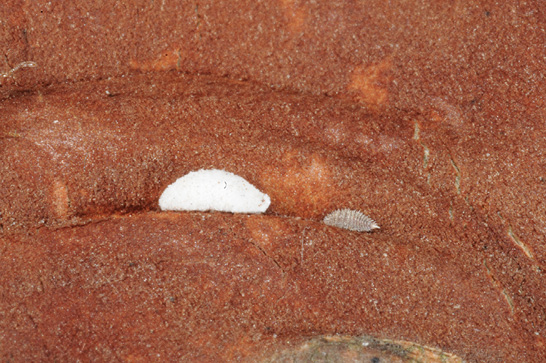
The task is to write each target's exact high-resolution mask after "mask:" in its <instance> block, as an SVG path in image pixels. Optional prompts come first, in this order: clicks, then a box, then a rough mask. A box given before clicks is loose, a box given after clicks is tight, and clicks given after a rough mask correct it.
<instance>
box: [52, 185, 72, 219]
mask: <svg viewBox="0 0 546 363" xmlns="http://www.w3.org/2000/svg"><path fill="white" fill-rule="evenodd" d="M51 204H52V205H53V210H54V211H55V214H56V215H57V217H59V218H62V219H66V218H67V217H68V188H67V186H66V184H64V183H63V182H61V181H60V180H55V181H54V182H53V187H52V192H51Z"/></svg>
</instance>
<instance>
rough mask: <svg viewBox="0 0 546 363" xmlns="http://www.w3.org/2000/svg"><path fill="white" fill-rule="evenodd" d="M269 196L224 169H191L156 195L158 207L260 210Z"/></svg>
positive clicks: (267, 205)
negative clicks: (160, 193) (158, 196)
mask: <svg viewBox="0 0 546 363" xmlns="http://www.w3.org/2000/svg"><path fill="white" fill-rule="evenodd" d="M270 203H271V200H270V198H269V196H268V195H267V194H264V193H262V192H260V191H259V190H258V189H256V187H254V186H253V185H252V184H250V183H249V182H247V181H246V180H245V179H243V178H241V177H240V176H238V175H235V174H233V173H230V172H227V171H225V170H218V169H210V170H205V169H201V170H198V171H192V172H191V173H189V174H186V175H185V176H183V177H181V178H180V179H178V180H177V181H175V182H174V183H172V184H171V185H169V186H168V187H167V188H166V189H165V191H164V192H163V194H162V195H161V197H160V198H159V207H160V208H161V210H174V211H208V210H212V211H220V212H232V213H263V212H265V211H266V210H267V208H268V207H269V204H270Z"/></svg>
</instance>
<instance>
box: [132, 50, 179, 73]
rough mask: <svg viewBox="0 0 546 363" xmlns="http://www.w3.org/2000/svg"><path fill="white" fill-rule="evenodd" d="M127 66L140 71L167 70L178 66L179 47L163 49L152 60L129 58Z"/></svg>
mask: <svg viewBox="0 0 546 363" xmlns="http://www.w3.org/2000/svg"><path fill="white" fill-rule="evenodd" d="M129 66H130V67H131V68H133V69H138V70H140V71H168V70H171V69H178V68H179V66H180V48H176V49H171V50H165V51H163V52H161V53H160V54H159V55H158V56H157V57H156V58H155V59H153V60H144V61H139V60H136V59H131V60H130V61H129Z"/></svg>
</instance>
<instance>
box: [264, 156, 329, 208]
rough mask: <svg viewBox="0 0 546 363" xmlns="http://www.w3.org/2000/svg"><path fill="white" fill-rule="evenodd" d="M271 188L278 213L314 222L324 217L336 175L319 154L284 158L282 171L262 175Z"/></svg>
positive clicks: (274, 168)
mask: <svg viewBox="0 0 546 363" xmlns="http://www.w3.org/2000/svg"><path fill="white" fill-rule="evenodd" d="M261 179H262V183H263V184H264V185H268V186H269V187H268V188H267V191H268V194H269V196H270V197H271V201H272V203H271V205H272V207H274V209H276V211H277V212H280V213H285V214H298V215H299V216H301V217H303V218H313V217H317V216H319V215H321V214H322V211H323V210H324V208H325V207H326V206H327V205H328V203H329V200H330V199H331V197H332V193H333V188H332V187H331V185H330V184H331V180H332V172H331V170H330V168H329V167H328V165H327V163H326V160H325V159H324V157H322V156H320V155H318V154H312V155H310V156H307V155H299V154H298V153H297V152H296V151H293V150H292V151H289V152H287V153H285V154H284V156H283V158H282V162H281V167H279V166H278V165H276V166H275V167H270V168H267V169H266V170H265V171H264V172H263V173H262V175H261Z"/></svg>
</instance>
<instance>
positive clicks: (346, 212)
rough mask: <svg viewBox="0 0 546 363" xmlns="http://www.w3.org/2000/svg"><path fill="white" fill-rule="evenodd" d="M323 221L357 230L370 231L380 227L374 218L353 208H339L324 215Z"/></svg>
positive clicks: (330, 224)
mask: <svg viewBox="0 0 546 363" xmlns="http://www.w3.org/2000/svg"><path fill="white" fill-rule="evenodd" d="M323 222H324V224H327V225H329V226H334V227H339V228H344V229H348V230H350V231H357V232H370V231H371V230H373V229H375V228H379V226H378V225H377V223H375V221H374V220H373V219H371V218H370V217H368V216H367V215H365V214H364V213H362V212H360V211H357V210H353V209H337V210H335V211H333V212H332V213H330V214H328V215H327V216H326V217H324V220H323Z"/></svg>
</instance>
